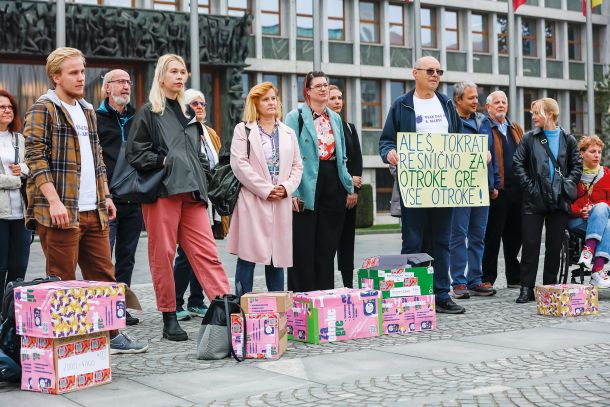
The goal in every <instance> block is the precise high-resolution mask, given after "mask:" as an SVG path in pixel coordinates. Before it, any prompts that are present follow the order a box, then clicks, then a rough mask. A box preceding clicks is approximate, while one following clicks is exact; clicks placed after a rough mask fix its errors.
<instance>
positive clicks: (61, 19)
mask: <svg viewBox="0 0 610 407" xmlns="http://www.w3.org/2000/svg"><path fill="white" fill-rule="evenodd" d="M56 7H57V13H56V17H55V18H56V20H55V33H56V35H55V47H56V48H59V47H65V46H66V0H57V3H56Z"/></svg>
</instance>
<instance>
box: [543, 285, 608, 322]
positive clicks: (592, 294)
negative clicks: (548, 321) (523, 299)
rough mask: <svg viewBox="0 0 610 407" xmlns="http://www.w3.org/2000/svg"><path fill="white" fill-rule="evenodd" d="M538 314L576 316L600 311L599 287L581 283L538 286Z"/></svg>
mask: <svg viewBox="0 0 610 407" xmlns="http://www.w3.org/2000/svg"><path fill="white" fill-rule="evenodd" d="M536 305H537V309H538V314H540V315H548V316H554V317H574V316H579V315H591V314H598V313H599V300H598V297H597V287H594V286H591V285H581V284H555V285H543V286H537V287H536Z"/></svg>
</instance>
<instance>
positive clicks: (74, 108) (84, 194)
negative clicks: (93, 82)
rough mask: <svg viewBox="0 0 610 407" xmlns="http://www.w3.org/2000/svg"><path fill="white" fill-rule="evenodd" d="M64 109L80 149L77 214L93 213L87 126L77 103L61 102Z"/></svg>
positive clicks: (94, 189)
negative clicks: (75, 133)
mask: <svg viewBox="0 0 610 407" xmlns="http://www.w3.org/2000/svg"><path fill="white" fill-rule="evenodd" d="M61 104H62V105H64V107H65V108H66V110H67V111H68V113H69V114H70V117H71V118H72V122H73V123H74V126H75V127H76V131H77V132H78V144H79V148H80V185H79V188H80V189H79V192H78V210H79V212H85V211H94V210H96V209H97V182H96V179H95V165H94V164H93V151H92V150H91V142H90V141H89V125H88V124H87V117H85V112H83V108H82V107H81V106H80V104H79V103H78V102H77V103H76V105H69V104H67V103H64V102H61Z"/></svg>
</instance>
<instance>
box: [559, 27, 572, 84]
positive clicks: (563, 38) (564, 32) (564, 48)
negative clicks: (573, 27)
mask: <svg viewBox="0 0 610 407" xmlns="http://www.w3.org/2000/svg"><path fill="white" fill-rule="evenodd" d="M557 28H558V30H557V31H558V34H559V31H560V32H561V35H560V36H558V37H559V38H558V39H560V44H561V50H560V49H557V52H558V55H560V57H561V59H562V61H563V79H570V60H569V56H570V52H569V51H568V49H569V47H568V23H567V22H566V21H558V22H557Z"/></svg>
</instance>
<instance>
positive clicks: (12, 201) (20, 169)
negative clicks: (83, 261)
mask: <svg viewBox="0 0 610 407" xmlns="http://www.w3.org/2000/svg"><path fill="white" fill-rule="evenodd" d="M19 130H21V116H20V115H19V108H18V106H17V102H16V100H15V98H14V97H13V95H11V94H10V93H9V92H7V91H5V90H2V89H0V161H1V162H0V299H1V298H2V296H3V295H4V287H5V286H6V284H8V283H9V282H10V281H15V280H16V279H18V278H24V277H25V271H26V269H27V267H28V261H29V258H30V242H31V238H32V234H31V232H30V231H29V230H27V229H26V227H25V221H24V215H25V204H24V201H23V199H22V195H21V191H20V188H21V185H22V184H24V183H25V182H26V180H27V175H28V174H29V173H30V171H29V169H28V167H27V165H25V162H24V161H25V142H24V139H23V136H22V135H21V134H20V133H18V131H19Z"/></svg>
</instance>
